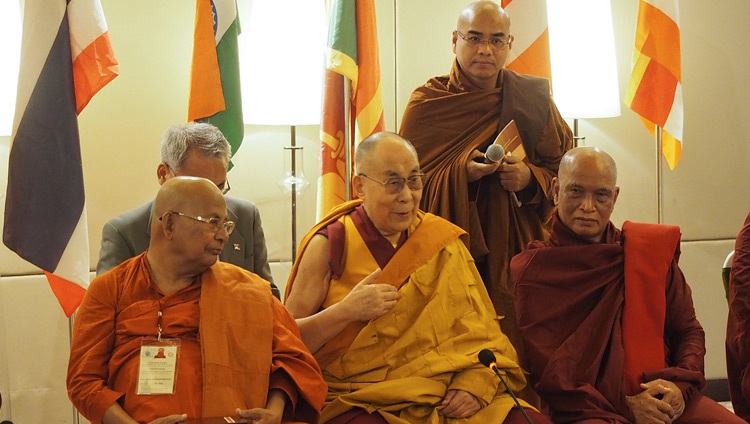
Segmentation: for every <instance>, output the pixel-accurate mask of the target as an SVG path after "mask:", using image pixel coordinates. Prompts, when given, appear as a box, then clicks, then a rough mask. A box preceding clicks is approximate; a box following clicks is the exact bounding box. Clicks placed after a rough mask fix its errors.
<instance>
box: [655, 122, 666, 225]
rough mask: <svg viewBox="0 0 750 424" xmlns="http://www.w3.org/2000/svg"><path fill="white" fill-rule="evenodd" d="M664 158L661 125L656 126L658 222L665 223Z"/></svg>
mask: <svg viewBox="0 0 750 424" xmlns="http://www.w3.org/2000/svg"><path fill="white" fill-rule="evenodd" d="M662 167H663V165H662V160H661V127H660V126H658V125H657V126H656V219H657V221H656V222H657V223H659V224H662V223H664V210H663V207H662V206H663V203H664V199H663V198H662V194H663V192H664V190H663V189H664V181H663V180H662Z"/></svg>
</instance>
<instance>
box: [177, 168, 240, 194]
mask: <svg viewBox="0 0 750 424" xmlns="http://www.w3.org/2000/svg"><path fill="white" fill-rule="evenodd" d="M164 165H167V168H169V172H171V173H172V175H174V176H175V177H176V176H177V173H176V172H174V169H172V166H171V165H170V164H168V163H166V162H164ZM216 187H218V188H219V190H221V194H227V193H229V190H231V189H232V187H231V186H230V185H229V178H227V179H226V180H225V181H224V184H223V185H222V186H221V187H219V186H216Z"/></svg>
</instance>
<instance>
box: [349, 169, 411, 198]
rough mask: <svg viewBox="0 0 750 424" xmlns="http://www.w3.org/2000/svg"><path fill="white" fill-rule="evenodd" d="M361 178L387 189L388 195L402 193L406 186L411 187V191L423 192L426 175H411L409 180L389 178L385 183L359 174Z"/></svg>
mask: <svg viewBox="0 0 750 424" xmlns="http://www.w3.org/2000/svg"><path fill="white" fill-rule="evenodd" d="M359 176H360V177H365V178H367V179H368V180H370V181H375V182H376V183H378V184H380V185H382V186H383V187H385V192H386V193H388V194H397V193H401V190H403V189H404V185H405V186H407V187H409V190H411V191H417V190H421V189H422V187H424V176H425V174H414V175H410V176H409V177H408V178H403V177H388V179H387V180H385V181H379V180H376V179H375V178H372V177H370V176H368V175H367V174H359Z"/></svg>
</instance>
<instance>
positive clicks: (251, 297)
mask: <svg viewBox="0 0 750 424" xmlns="http://www.w3.org/2000/svg"><path fill="white" fill-rule="evenodd" d="M159 310H161V311H162V318H161V326H162V337H163V338H179V339H180V351H179V359H178V361H177V363H178V366H177V378H176V388H175V393H174V394H172V395H137V394H136V386H137V381H138V367H139V352H140V348H141V341H142V340H143V339H144V338H149V337H150V338H153V337H156V335H157V320H158V311H159ZM270 389H280V390H283V391H284V392H285V393H286V394H287V395H288V396H289V398H290V399H291V405H288V406H287V410H288V411H291V414H290V416H289V417H287V418H289V419H290V420H291V421H304V422H317V419H318V417H319V411H320V408H321V407H322V404H323V400H324V395H325V390H326V386H325V383H324V382H323V379H322V377H321V374H320V369H319V367H318V366H317V363H316V362H315V360H314V358H313V357H312V355H311V354H310V353H309V351H308V350H307V348H306V347H305V346H304V344H303V343H302V341H301V339H300V336H299V330H298V329H297V326H296V323H295V321H294V319H293V318H292V317H291V315H289V313H288V312H287V311H286V309H285V308H284V307H283V305H282V304H281V303H280V302H279V301H278V300H277V299H276V298H275V297H273V296H272V294H271V292H270V291H269V290H268V282H266V281H265V280H263V279H261V278H260V277H258V276H257V275H255V274H252V273H250V272H248V271H245V270H243V269H241V268H238V267H236V266H234V265H230V264H227V263H223V262H217V263H216V264H214V265H213V266H211V267H210V268H209V269H207V270H206V271H204V272H203V273H202V274H200V276H199V277H198V279H197V281H196V282H195V283H194V284H192V285H190V286H189V287H186V288H184V289H182V290H180V291H178V292H176V293H173V294H170V295H166V296H165V295H164V294H163V293H161V292H160V290H159V289H158V288H157V287H156V285H154V284H153V283H152V281H151V277H150V272H149V265H148V260H147V257H146V254H145V253H144V254H141V255H139V256H136V257H135V258H133V259H130V260H128V261H126V262H124V263H123V264H122V265H120V266H118V267H116V268H114V269H112V270H111V271H110V272H107V273H105V274H103V275H101V276H99V277H97V278H96V279H94V281H93V282H92V283H91V286H90V287H89V289H88V291H87V293H86V296H85V297H84V300H83V303H82V304H81V307H80V309H79V310H78V313H77V314H76V318H75V325H74V329H73V341H72V347H71V353H70V363H69V365H68V394H69V396H70V399H71V400H72V402H73V404H74V405H75V407H76V408H77V409H78V410H79V411H80V412H81V413H82V414H83V415H84V416H85V417H86V418H87V419H89V420H90V421H91V422H92V423H99V422H101V420H102V416H103V414H104V412H105V411H106V410H107V408H108V407H109V406H111V405H112V404H113V403H114V402H119V404H120V405H121V406H122V407H123V408H124V409H125V411H126V412H127V413H129V414H130V415H131V416H132V417H133V418H134V419H135V420H137V421H139V422H149V421H152V420H154V419H156V418H158V417H162V416H166V415H170V414H181V413H187V414H188V417H190V418H197V417H216V416H233V415H235V410H236V409H237V408H241V409H249V408H263V407H265V404H266V400H267V395H268V391H269V390H270Z"/></svg>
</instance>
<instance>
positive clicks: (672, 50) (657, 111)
mask: <svg viewBox="0 0 750 424" xmlns="http://www.w3.org/2000/svg"><path fill="white" fill-rule="evenodd" d="M681 80H682V71H681V63H680V14H679V8H678V5H677V0H640V3H639V6H638V25H637V27H636V35H635V49H634V53H633V71H632V73H631V75H630V82H629V83H628V88H627V90H626V91H625V104H626V105H627V106H628V107H629V108H630V109H632V110H633V111H634V112H635V113H637V114H638V115H640V116H641V119H642V120H643V123H644V124H645V125H646V128H648V130H649V131H650V132H651V134H652V135H655V131H656V128H655V127H656V126H659V127H661V128H662V141H661V152H662V155H664V157H665V158H666V159H667V163H668V164H669V168H670V169H672V170H673V169H674V168H675V167H676V166H677V163H678V162H679V161H680V155H681V154H682V129H683V128H682V124H683V109H682V83H681Z"/></svg>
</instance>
